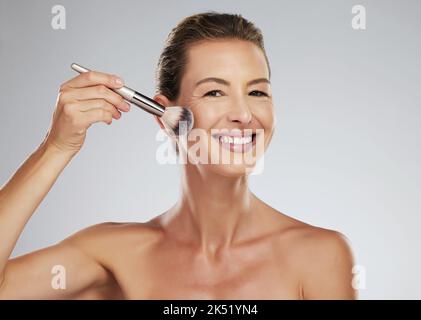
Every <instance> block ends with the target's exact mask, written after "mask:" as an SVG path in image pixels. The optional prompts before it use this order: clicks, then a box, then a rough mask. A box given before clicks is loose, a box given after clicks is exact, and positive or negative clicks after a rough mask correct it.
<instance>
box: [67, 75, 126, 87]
mask: <svg viewBox="0 0 421 320" xmlns="http://www.w3.org/2000/svg"><path fill="white" fill-rule="evenodd" d="M96 85H104V86H107V87H110V88H120V87H122V86H123V85H124V82H123V80H122V79H121V78H120V77H118V76H116V75H111V74H108V73H103V72H98V71H89V72H84V73H81V74H79V75H78V76H76V77H74V78H72V79H70V80H69V81H66V82H65V83H63V84H62V85H61V89H66V88H83V87H90V86H96Z"/></svg>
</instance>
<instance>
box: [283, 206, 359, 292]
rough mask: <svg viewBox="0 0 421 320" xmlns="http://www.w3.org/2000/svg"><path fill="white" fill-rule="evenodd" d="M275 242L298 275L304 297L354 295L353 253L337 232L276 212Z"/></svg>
mask: <svg viewBox="0 0 421 320" xmlns="http://www.w3.org/2000/svg"><path fill="white" fill-rule="evenodd" d="M277 213H278V215H279V217H278V221H279V225H280V228H279V231H278V234H277V239H278V243H279V244H280V247H281V248H283V249H282V250H284V252H285V251H286V255H287V257H288V259H289V261H290V262H291V264H292V265H293V266H294V270H295V271H296V272H297V274H298V277H299V278H300V279H301V286H302V288H301V289H302V294H303V297H304V298H306V299H355V298H356V297H357V296H356V295H357V293H356V292H355V290H354V289H353V287H352V278H353V274H352V268H353V266H354V254H353V251H352V248H351V242H350V240H349V239H348V238H347V237H346V236H345V235H344V234H342V233H341V232H339V231H336V230H331V229H326V228H321V227H317V226H313V225H311V224H308V223H305V222H302V221H300V220H297V219H294V218H292V217H289V216H287V215H285V214H283V213H280V212H277Z"/></svg>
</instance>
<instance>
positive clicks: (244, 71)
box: [183, 39, 269, 84]
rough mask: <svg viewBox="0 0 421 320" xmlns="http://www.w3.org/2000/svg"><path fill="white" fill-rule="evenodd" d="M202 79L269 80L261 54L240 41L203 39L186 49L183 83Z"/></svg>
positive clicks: (250, 43)
mask: <svg viewBox="0 0 421 320" xmlns="http://www.w3.org/2000/svg"><path fill="white" fill-rule="evenodd" d="M206 77H220V78H223V79H227V80H230V79H232V80H235V79H236V78H244V80H250V79H249V78H256V77H266V78H268V77H269V71H268V66H267V64H266V59H265V56H264V53H263V51H262V50H261V49H260V48H259V47H258V46H257V45H255V44H254V43H252V42H250V41H244V40H236V39H228V40H205V41H201V42H198V43H195V44H193V45H192V46H191V47H190V48H189V49H188V50H187V64H186V67H185V72H184V77H183V78H184V79H183V80H184V81H185V82H186V84H187V83H189V82H192V81H197V80H199V79H202V78H206Z"/></svg>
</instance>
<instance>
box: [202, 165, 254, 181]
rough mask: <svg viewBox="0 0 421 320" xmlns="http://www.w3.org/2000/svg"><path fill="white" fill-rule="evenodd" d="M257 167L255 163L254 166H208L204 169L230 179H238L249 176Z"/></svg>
mask: <svg viewBox="0 0 421 320" xmlns="http://www.w3.org/2000/svg"><path fill="white" fill-rule="evenodd" d="M254 166H255V163H252V164H243V163H240V164H207V165H205V166H204V167H205V168H204V169H205V170H208V171H212V172H213V173H215V174H217V175H220V176H224V177H229V178H236V177H242V176H247V175H249V174H250V173H251V172H252V171H253V168H254Z"/></svg>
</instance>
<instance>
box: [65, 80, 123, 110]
mask: <svg viewBox="0 0 421 320" xmlns="http://www.w3.org/2000/svg"><path fill="white" fill-rule="evenodd" d="M61 98H62V99H63V100H64V101H74V100H77V101H84V100H92V99H104V100H106V101H107V102H109V103H110V104H112V105H114V106H115V107H116V108H117V109H119V110H121V111H123V112H127V111H129V110H130V105H129V104H128V103H127V102H125V101H124V99H123V98H122V97H121V96H120V95H119V94H117V93H115V92H114V91H112V90H111V89H109V88H107V87H106V86H105V85H102V84H101V85H97V86H92V87H86V88H77V89H72V90H66V91H64V92H63V93H62V97H61Z"/></svg>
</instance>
